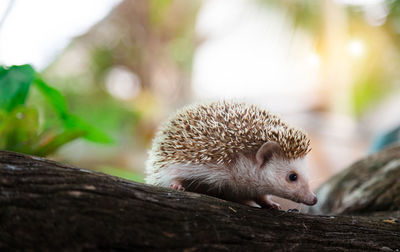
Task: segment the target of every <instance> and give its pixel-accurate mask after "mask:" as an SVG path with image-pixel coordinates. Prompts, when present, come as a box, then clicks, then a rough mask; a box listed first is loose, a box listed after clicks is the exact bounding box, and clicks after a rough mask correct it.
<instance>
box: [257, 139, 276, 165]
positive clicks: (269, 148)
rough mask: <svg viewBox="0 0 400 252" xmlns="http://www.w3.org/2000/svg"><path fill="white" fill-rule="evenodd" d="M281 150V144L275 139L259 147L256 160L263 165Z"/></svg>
mask: <svg viewBox="0 0 400 252" xmlns="http://www.w3.org/2000/svg"><path fill="white" fill-rule="evenodd" d="M279 152H281V146H280V145H279V144H278V143H277V142H275V141H269V142H266V143H265V144H263V145H262V146H261V147H260V149H258V151H257V154H256V162H257V166H258V167H260V168H261V167H263V166H264V165H265V164H266V163H267V162H268V161H269V160H271V158H272V156H273V155H274V154H278V153H279Z"/></svg>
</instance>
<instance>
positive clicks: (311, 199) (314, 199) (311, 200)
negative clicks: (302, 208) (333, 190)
mask: <svg viewBox="0 0 400 252" xmlns="http://www.w3.org/2000/svg"><path fill="white" fill-rule="evenodd" d="M317 202H318V198H317V196H315V194H314V193H311V196H310V197H308V198H307V200H305V201H304V202H303V203H304V204H306V205H309V206H313V205H315V204H317Z"/></svg>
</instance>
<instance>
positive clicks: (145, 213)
mask: <svg viewBox="0 0 400 252" xmlns="http://www.w3.org/2000/svg"><path fill="white" fill-rule="evenodd" d="M0 223H1V227H0V250H1V251H9V250H38V251H60V250H61V251H83V250H85V251H88V250H90V251H91V250H106V251H131V250H132V251H133V250H135V251H149V250H151V251H154V250H159V251H196V250H213V251H235V250H236V251H244V250H246V251H252V250H258V251H279V250H316V251H344V250H346V251H347V250H354V251H366V250H383V251H396V249H397V250H398V249H400V225H399V223H398V222H397V221H396V220H394V219H386V218H385V217H365V216H317V215H306V214H300V213H288V212H282V211H277V210H272V209H257V208H251V207H248V206H245V205H240V204H237V203H233V202H227V201H224V200H220V199H216V198H213V197H209V196H206V195H201V194H196V193H190V192H177V191H171V190H169V189H163V188H157V187H153V186H148V185H144V184H139V183H135V182H131V181H127V180H123V179H119V178H116V177H112V176H108V175H105V174H101V173H97V172H92V171H88V170H83V169H78V168H73V167H70V166H67V165H63V164H59V163H56V162H52V161H48V160H45V159H42V158H37V157H30V156H25V155H22V154H17V153H11V152H6V151H1V152H0Z"/></svg>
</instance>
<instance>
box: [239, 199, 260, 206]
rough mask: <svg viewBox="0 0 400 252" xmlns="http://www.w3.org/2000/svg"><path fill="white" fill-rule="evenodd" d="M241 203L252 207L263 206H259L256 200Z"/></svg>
mask: <svg viewBox="0 0 400 252" xmlns="http://www.w3.org/2000/svg"><path fill="white" fill-rule="evenodd" d="M241 203H243V204H245V205H248V206H251V207H257V208H261V206H260V205H259V204H257V203H256V202H255V201H254V200H245V201H242V202H241Z"/></svg>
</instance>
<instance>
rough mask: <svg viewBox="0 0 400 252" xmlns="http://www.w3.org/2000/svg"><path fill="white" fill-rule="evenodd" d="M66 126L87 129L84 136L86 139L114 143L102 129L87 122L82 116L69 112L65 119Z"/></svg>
mask: <svg viewBox="0 0 400 252" xmlns="http://www.w3.org/2000/svg"><path fill="white" fill-rule="evenodd" d="M65 126H66V127H67V129H81V130H84V131H86V135H85V136H84V138H85V139H86V140H89V141H92V142H97V143H112V142H113V140H112V139H111V138H110V137H109V136H108V135H107V134H105V133H103V132H102V131H101V130H99V129H97V128H96V127H94V126H92V125H90V124H89V123H87V122H85V121H84V120H82V119H81V118H79V117H77V116H75V115H71V114H69V115H68V116H67V118H66V119H65Z"/></svg>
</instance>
